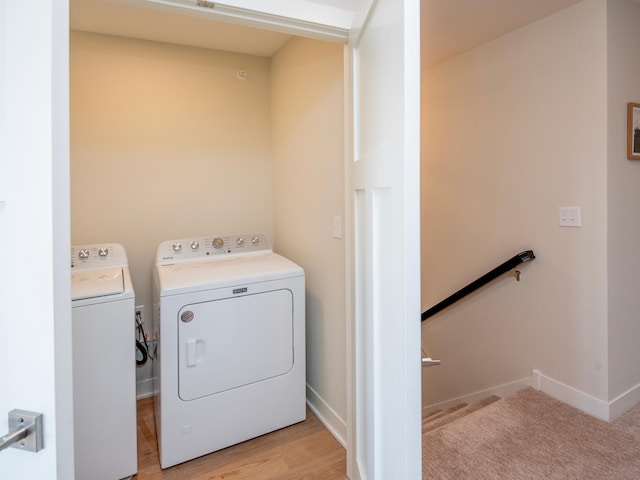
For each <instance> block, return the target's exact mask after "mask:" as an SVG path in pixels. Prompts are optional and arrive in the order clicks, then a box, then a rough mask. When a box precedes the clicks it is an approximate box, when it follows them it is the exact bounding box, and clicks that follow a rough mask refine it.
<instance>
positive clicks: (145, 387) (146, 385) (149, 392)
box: [136, 378, 156, 400]
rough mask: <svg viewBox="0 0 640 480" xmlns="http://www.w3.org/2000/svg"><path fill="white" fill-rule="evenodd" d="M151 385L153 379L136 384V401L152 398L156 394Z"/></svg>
mask: <svg viewBox="0 0 640 480" xmlns="http://www.w3.org/2000/svg"><path fill="white" fill-rule="evenodd" d="M153 383H154V379H153V378H148V379H145V380H139V381H138V382H136V400H140V399H142V398H147V397H152V396H154V395H155V394H156V392H155V391H154V390H153Z"/></svg>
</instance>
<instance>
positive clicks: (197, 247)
mask: <svg viewBox="0 0 640 480" xmlns="http://www.w3.org/2000/svg"><path fill="white" fill-rule="evenodd" d="M189 246H190V247H191V250H197V249H199V248H200V244H199V243H198V242H191V243H190V244H189Z"/></svg>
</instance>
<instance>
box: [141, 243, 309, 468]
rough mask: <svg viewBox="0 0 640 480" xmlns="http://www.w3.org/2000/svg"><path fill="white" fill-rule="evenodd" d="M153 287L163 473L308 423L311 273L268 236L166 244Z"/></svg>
mask: <svg viewBox="0 0 640 480" xmlns="http://www.w3.org/2000/svg"><path fill="white" fill-rule="evenodd" d="M153 285H154V286H153V294H154V319H155V326H156V338H157V342H158V343H157V345H158V350H157V354H156V362H155V363H154V366H157V367H158V368H159V371H158V372H156V375H155V378H156V380H157V382H158V384H157V385H156V391H157V396H156V404H155V415H156V430H157V437H158V449H159V454H160V465H161V467H162V468H167V467H170V466H172V465H176V464H178V463H181V462H184V461H187V460H190V459H193V458H196V457H199V456H201V455H205V454H208V453H211V452H214V451H216V450H220V449H222V448H225V447H228V446H230V445H234V444H236V443H239V442H242V441H245V440H248V439H250V438H254V437H257V436H259V435H262V434H265V433H268V432H271V431H274V430H277V429H279V428H282V427H286V426H288V425H291V424H294V423H297V422H300V421H302V420H304V419H305V418H306V390H305V388H306V387H305V378H306V377H305V297H304V295H305V290H304V288H305V287H304V271H303V269H302V268H301V267H299V266H298V265H296V264H295V263H293V262H292V261H290V260H288V259H286V258H284V257H282V256H280V255H278V254H276V253H274V252H273V251H272V250H271V246H270V244H269V240H268V239H267V237H266V236H265V235H262V234H250V235H229V236H210V237H200V238H188V239H181V240H170V241H166V242H163V243H162V244H161V245H160V246H159V247H158V253H157V257H156V266H155V269H154V275H153Z"/></svg>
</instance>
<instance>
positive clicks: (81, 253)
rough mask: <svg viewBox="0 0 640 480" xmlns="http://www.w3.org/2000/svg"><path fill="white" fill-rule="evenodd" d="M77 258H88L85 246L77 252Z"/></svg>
mask: <svg viewBox="0 0 640 480" xmlns="http://www.w3.org/2000/svg"><path fill="white" fill-rule="evenodd" d="M78 258H89V250H88V249H86V248H82V249H81V250H80V251H79V252H78Z"/></svg>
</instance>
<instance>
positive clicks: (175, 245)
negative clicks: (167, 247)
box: [172, 242, 182, 252]
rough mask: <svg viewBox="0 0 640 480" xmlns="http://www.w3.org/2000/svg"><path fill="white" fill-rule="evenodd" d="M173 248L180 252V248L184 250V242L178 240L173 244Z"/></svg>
mask: <svg viewBox="0 0 640 480" xmlns="http://www.w3.org/2000/svg"><path fill="white" fill-rule="evenodd" d="M172 248H173V251H174V252H179V251H180V250H182V244H181V243H179V242H176V243H174V244H173V245H172Z"/></svg>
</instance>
